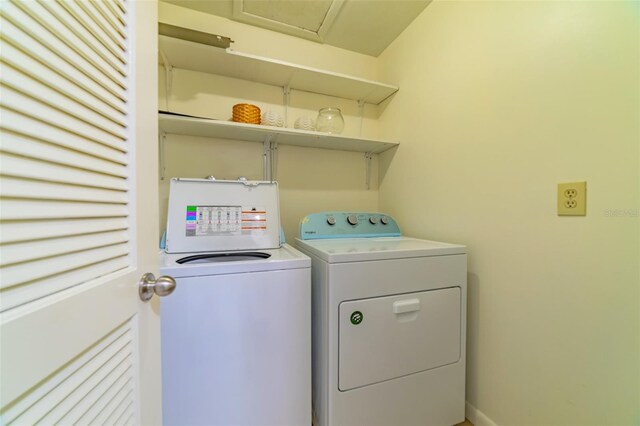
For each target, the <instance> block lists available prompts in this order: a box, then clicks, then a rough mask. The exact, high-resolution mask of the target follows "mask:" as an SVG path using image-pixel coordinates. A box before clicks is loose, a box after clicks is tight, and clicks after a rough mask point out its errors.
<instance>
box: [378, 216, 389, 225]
mask: <svg viewBox="0 0 640 426" xmlns="http://www.w3.org/2000/svg"><path fill="white" fill-rule="evenodd" d="M380 223H382V224H383V225H386V224H388V223H389V219H387V217H386V216H382V217H381V218H380Z"/></svg>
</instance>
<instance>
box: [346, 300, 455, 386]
mask: <svg viewBox="0 0 640 426" xmlns="http://www.w3.org/2000/svg"><path fill="white" fill-rule="evenodd" d="M460 306H461V291H460V288H459V287H452V288H446V289H440V290H430V291H423V292H418V293H409V294H402V295H396V296H386V297H376V298H371V299H362V300H354V301H348V302H342V303H341V304H340V325H339V327H340V331H339V333H340V337H339V339H340V344H339V381H338V387H339V389H340V390H341V391H346V390H350V389H354V388H358V387H362V386H366V385H370V384H373V383H378V382H382V381H385V380H390V379H394V378H396V377H402V376H406V375H409V374H413V373H418V372H420V371H425V370H429V369H432V368H436V367H440V366H443V365H447V364H452V363H455V362H457V361H458V360H459V359H460V339H461V312H460Z"/></svg>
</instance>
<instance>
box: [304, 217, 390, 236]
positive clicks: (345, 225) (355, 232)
mask: <svg viewBox="0 0 640 426" xmlns="http://www.w3.org/2000/svg"><path fill="white" fill-rule="evenodd" d="M400 235H401V233H400V228H399V227H398V224H397V223H396V221H395V220H394V219H393V218H392V217H391V216H389V215H386V214H384V213H368V212H322V213H312V214H310V215H307V216H305V217H304V218H303V219H302V220H301V221H300V238H301V239H303V240H318V239H327V238H369V237H399V236H400Z"/></svg>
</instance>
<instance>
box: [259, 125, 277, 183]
mask: <svg viewBox="0 0 640 426" xmlns="http://www.w3.org/2000/svg"><path fill="white" fill-rule="evenodd" d="M277 168H278V144H277V142H276V141H275V136H274V135H273V134H269V135H267V137H266V138H265V140H264V143H263V145H262V178H263V180H266V181H269V182H273V181H275V180H276V174H277Z"/></svg>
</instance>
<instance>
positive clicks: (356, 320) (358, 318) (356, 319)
mask: <svg viewBox="0 0 640 426" xmlns="http://www.w3.org/2000/svg"><path fill="white" fill-rule="evenodd" d="M363 319H364V315H362V312H360V311H353V312H352V313H351V324H353V325H358V324H360V323H361V322H362V320H363Z"/></svg>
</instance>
